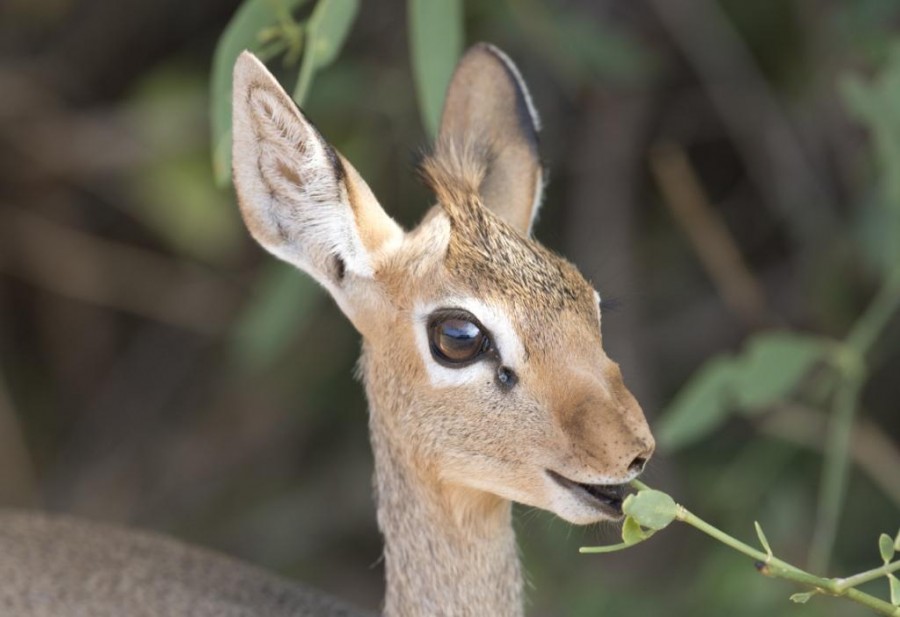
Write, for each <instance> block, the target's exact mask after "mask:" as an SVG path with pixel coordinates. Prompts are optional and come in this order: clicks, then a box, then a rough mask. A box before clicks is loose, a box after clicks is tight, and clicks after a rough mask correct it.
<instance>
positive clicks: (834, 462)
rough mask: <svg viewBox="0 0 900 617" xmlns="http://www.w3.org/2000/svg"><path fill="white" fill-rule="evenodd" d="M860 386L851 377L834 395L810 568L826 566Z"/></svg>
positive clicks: (844, 481)
mask: <svg viewBox="0 0 900 617" xmlns="http://www.w3.org/2000/svg"><path fill="white" fill-rule="evenodd" d="M861 387H862V382H861V380H859V379H854V378H850V379H848V381H846V382H845V383H843V384H842V385H841V388H840V389H839V390H838V393H837V395H836V396H835V403H834V413H833V415H832V418H831V421H830V422H829V428H828V440H827V443H826V445H825V462H824V464H823V466H822V481H821V488H820V489H819V504H818V507H817V509H816V525H815V528H814V529H815V531H814V532H813V538H812V544H811V546H810V550H809V560H808V561H809V567H810V569H812V570H818V571H820V572H824V571H826V570H827V569H828V562H829V561H830V560H831V552H832V549H833V548H834V541H835V538H836V537H837V531H838V524H839V523H840V519H841V512H842V510H843V505H844V495H845V493H846V492H847V475H848V471H849V467H850V441H851V438H852V436H853V418H854V416H855V415H856V409H857V407H858V406H859V401H858V399H859V391H860V389H861Z"/></svg>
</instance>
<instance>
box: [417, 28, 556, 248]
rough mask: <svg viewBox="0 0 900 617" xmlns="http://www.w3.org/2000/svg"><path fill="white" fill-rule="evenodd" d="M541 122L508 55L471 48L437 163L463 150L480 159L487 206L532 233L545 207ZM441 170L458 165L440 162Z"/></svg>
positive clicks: (447, 110) (452, 89)
mask: <svg viewBox="0 0 900 617" xmlns="http://www.w3.org/2000/svg"><path fill="white" fill-rule="evenodd" d="M539 130H540V120H539V118H538V115H537V112H536V111H535V109H534V105H533V104H532V102H531V96H530V95H529V93H528V89H527V88H526V87H525V82H524V81H523V80H522V76H521V75H520V74H519V70H518V69H517V68H516V65H515V64H513V62H512V60H510V59H509V58H508V57H507V56H506V54H504V53H503V52H502V51H500V50H499V49H497V48H496V47H494V46H493V45H489V44H487V43H479V44H477V45H474V46H473V47H471V48H470V49H469V50H468V51H467V52H466V53H465V55H464V56H463V57H462V59H461V60H460V61H459V64H458V65H457V67H456V70H455V72H454V73H453V77H452V79H451V80H450V85H449V87H448V88H447V98H446V102H445V103H444V112H443V115H442V117H441V128H440V132H439V134H438V143H437V146H436V148H435V155H434V157H435V158H436V159H441V158H442V157H445V158H448V159H450V158H453V157H454V156H457V155H458V153H459V152H465V153H469V154H468V155H469V156H471V155H474V156H476V157H478V158H479V159H480V160H479V161H475V163H476V164H475V165H474V166H476V167H481V168H483V169H484V174H483V177H482V178H481V179H480V185H479V189H478V192H479V194H480V196H481V201H482V203H483V204H484V205H485V206H486V207H488V208H489V209H491V210H493V211H494V213H496V214H497V215H499V216H500V217H501V218H503V219H504V220H505V221H506V222H507V223H509V224H510V225H512V226H513V227H515V228H516V229H518V230H519V231H520V232H522V234H524V235H528V234H529V233H530V231H531V225H532V223H533V221H534V218H535V215H536V214H537V210H538V207H539V205H540V200H541V195H542V189H543V173H542V169H541V164H540V158H539V156H538V131H539ZM439 165H440V166H444V167H447V166H450V167H452V166H453V163H452V162H451V163H449V165H448V164H447V163H446V162H444V161H440V160H439Z"/></svg>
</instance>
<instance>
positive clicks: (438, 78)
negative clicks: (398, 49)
mask: <svg viewBox="0 0 900 617" xmlns="http://www.w3.org/2000/svg"><path fill="white" fill-rule="evenodd" d="M407 7H408V8H407V10H408V14H409V15H408V18H407V19H408V20H409V41H410V53H411V55H412V68H413V77H414V79H415V83H416V93H417V95H418V97H419V109H420V111H421V113H422V120H423V122H424V124H425V129H426V130H427V131H428V134H429V135H430V136H431V137H434V136H435V135H436V134H437V129H438V124H439V123H440V119H441V110H442V108H443V106H444V96H445V95H446V93H447V85H448V84H449V83H450V77H451V76H452V75H453V68H454V67H455V66H456V62H457V61H458V60H459V56H460V54H461V53H462V44H463V8H462V2H460V0H409V2H408V4H407Z"/></svg>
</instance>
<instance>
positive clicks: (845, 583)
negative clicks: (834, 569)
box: [832, 561, 900, 589]
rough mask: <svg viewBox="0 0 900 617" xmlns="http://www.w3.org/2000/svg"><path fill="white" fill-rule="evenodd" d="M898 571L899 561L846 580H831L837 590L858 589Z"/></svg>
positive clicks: (899, 567)
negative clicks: (864, 584)
mask: <svg viewBox="0 0 900 617" xmlns="http://www.w3.org/2000/svg"><path fill="white" fill-rule="evenodd" d="M898 570H900V561H895V562H893V563H886V564H884V565H883V566H881V567H880V568H872V569H871V570H867V571H865V572H860V573H859V574H854V575H853V576H848V577H847V578H835V579H832V580H833V581H834V582H835V585H836V587H837V588H838V589H849V588H851V587H858V586H860V585H862V584H863V583H868V582H869V581H874V580H875V579H877V578H881V577H882V576H885V575H887V574H890V573H891V572H897V571H898Z"/></svg>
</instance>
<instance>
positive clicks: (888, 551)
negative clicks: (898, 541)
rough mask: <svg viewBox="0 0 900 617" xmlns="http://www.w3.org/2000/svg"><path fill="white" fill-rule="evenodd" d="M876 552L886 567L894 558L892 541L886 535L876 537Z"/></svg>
mask: <svg viewBox="0 0 900 617" xmlns="http://www.w3.org/2000/svg"><path fill="white" fill-rule="evenodd" d="M878 551H879V552H880V553H881V559H883V560H884V564H885V565H887V564H889V563H890V562H891V559H893V558H894V541H893V540H892V539H891V537H890V536H889V535H887V534H886V533H883V534H881V535H880V536H878Z"/></svg>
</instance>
